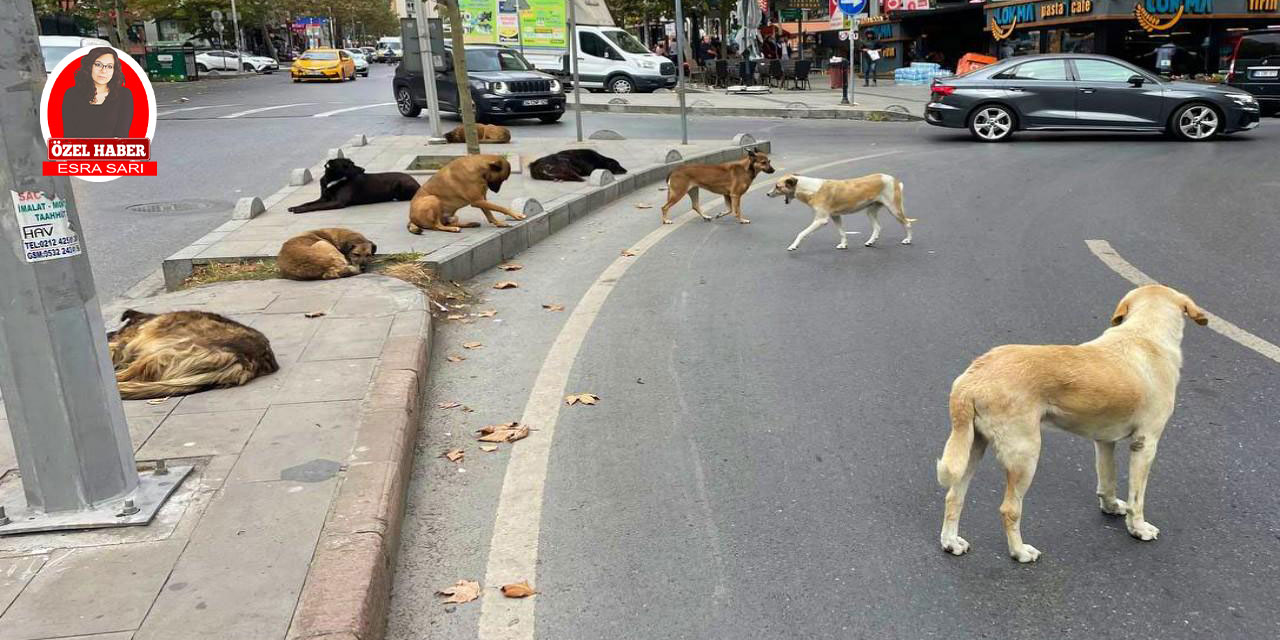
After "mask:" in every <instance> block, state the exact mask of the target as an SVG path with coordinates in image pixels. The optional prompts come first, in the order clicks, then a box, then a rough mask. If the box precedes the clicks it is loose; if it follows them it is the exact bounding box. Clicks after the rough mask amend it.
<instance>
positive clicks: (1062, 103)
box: [925, 54, 1259, 142]
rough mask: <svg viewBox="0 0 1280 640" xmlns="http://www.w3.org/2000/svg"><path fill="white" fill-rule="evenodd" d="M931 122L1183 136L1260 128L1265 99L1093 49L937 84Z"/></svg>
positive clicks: (984, 136)
mask: <svg viewBox="0 0 1280 640" xmlns="http://www.w3.org/2000/svg"><path fill="white" fill-rule="evenodd" d="M932 91H933V95H932V98H931V100H930V102H929V104H928V105H927V106H926V107H925V120H927V121H928V122H929V124H934V125H937V126H940V127H955V128H967V129H969V131H970V132H972V133H973V136H974V137H975V138H977V139H978V140H981V141H983V142H1000V141H1002V140H1007V139H1009V136H1011V135H1013V132H1014V131H1019V130H1102V131H1163V132H1168V133H1170V134H1172V135H1174V136H1176V137H1178V138H1180V139H1183V140H1193V141H1200V140H1209V139H1211V138H1213V137H1214V136H1217V135H1218V134H1223V133H1233V132H1236V131H1243V130H1246V129H1252V128H1254V127H1256V126H1258V117H1259V111H1258V101H1257V100H1256V99H1254V97H1253V96H1251V95H1249V94H1248V93H1245V92H1243V91H1240V90H1238V89H1234V88H1232V87H1227V86H1222V85H1212V84H1201V83H1197V82H1172V81H1169V80H1164V79H1162V78H1159V77H1157V76H1155V75H1153V74H1151V73H1148V72H1147V71H1144V70H1142V69H1139V68H1138V67H1135V66H1133V65H1131V64H1129V63H1127V62H1124V61H1123V60H1119V59H1116V58H1111V57H1108V56H1099V55H1088V54H1049V55H1039V56H1022V57H1017V58H1008V59H1005V60H1001V61H1000V62H998V63H996V64H993V65H990V66H987V67H983V68H981V69H978V70H976V71H973V72H972V73H968V74H965V75H963V76H957V77H954V78H945V79H943V78H939V79H936V80H935V81H934V84H933V87H932Z"/></svg>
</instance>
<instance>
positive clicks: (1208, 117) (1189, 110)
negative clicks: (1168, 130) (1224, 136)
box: [1172, 102, 1222, 142]
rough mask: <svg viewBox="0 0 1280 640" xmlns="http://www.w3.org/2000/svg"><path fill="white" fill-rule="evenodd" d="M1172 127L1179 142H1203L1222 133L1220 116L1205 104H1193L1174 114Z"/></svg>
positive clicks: (1184, 106)
mask: <svg viewBox="0 0 1280 640" xmlns="http://www.w3.org/2000/svg"><path fill="white" fill-rule="evenodd" d="M1172 127H1173V134H1174V135H1175V136H1177V137H1178V138H1179V139H1181V140H1187V141H1189V142H1203V141H1205V140H1212V139H1213V137H1214V136H1216V135H1218V134H1219V133H1221V132H1222V116H1220V115H1218V112H1217V110H1215V109H1214V108H1213V107H1211V106H1209V105H1207V104H1203V103H1199V102H1193V103H1191V104H1188V105H1183V106H1182V107H1181V108H1179V109H1178V110H1177V111H1175V112H1174V114H1173V121H1172Z"/></svg>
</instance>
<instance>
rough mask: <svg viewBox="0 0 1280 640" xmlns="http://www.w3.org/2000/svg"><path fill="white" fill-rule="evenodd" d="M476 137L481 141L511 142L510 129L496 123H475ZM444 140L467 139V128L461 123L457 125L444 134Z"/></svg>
mask: <svg viewBox="0 0 1280 640" xmlns="http://www.w3.org/2000/svg"><path fill="white" fill-rule="evenodd" d="M476 138H478V139H479V141H480V142H482V143H488V144H492V143H503V142H511V130H510V129H508V128H506V127H503V126H500V125H496V124H480V123H476ZM444 139H445V142H452V143H455V144H456V143H460V142H466V141H467V129H466V127H464V126H463V125H458V126H456V127H454V128H453V130H452V131H450V132H448V133H446V134H444Z"/></svg>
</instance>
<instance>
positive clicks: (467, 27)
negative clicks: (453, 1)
mask: <svg viewBox="0 0 1280 640" xmlns="http://www.w3.org/2000/svg"><path fill="white" fill-rule="evenodd" d="M458 11H459V12H460V13H462V32H463V34H465V35H464V36H463V42H467V43H477V44H495V43H497V42H498V0H458Z"/></svg>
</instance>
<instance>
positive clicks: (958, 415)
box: [938, 284, 1209, 562]
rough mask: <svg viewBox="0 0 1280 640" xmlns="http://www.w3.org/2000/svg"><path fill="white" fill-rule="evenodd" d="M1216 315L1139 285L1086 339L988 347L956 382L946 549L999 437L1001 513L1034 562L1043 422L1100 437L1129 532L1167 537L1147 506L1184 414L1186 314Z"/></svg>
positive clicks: (956, 547)
mask: <svg viewBox="0 0 1280 640" xmlns="http://www.w3.org/2000/svg"><path fill="white" fill-rule="evenodd" d="M1183 314H1186V315H1187V316H1188V317H1190V318H1191V319H1192V320H1194V321H1195V322H1196V324H1200V325H1205V324H1208V323H1209V319H1208V317H1207V316H1205V313H1204V311H1202V310H1201V309H1200V307H1198V306H1196V303H1195V302H1194V301H1192V300H1191V298H1189V297H1187V296H1186V295H1184V294H1182V293H1179V292H1177V291H1174V290H1173V289H1170V288H1169V287H1165V286H1162V285H1158V284H1150V285H1146V286H1142V287H1138V288H1137V289H1134V290H1132V291H1130V292H1129V293H1128V294H1126V295H1125V297H1124V298H1123V299H1122V300H1120V304H1119V306H1117V307H1116V310H1115V313H1113V314H1112V316H1111V324H1112V327H1111V328H1110V329H1107V330H1106V331H1104V332H1103V333H1102V335H1101V336H1099V337H1097V338H1095V339H1093V340H1090V341H1089V342H1086V343H1084V344H1081V345H1076V346H1069V345H1020V344H1019V345H1005V346H1002V347H996V348H995V349H992V350H991V351H988V352H987V353H985V354H983V355H981V356H979V357H978V358H977V359H976V360H974V361H973V363H972V364H970V365H969V368H968V369H967V370H965V372H964V373H963V374H961V375H960V377H959V378H956V380H955V382H954V383H953V384H952V385H951V437H950V438H948V439H947V446H946V449H945V450H944V452H943V454H942V458H941V459H939V460H938V483H939V484H941V485H942V486H943V487H946V488H947V497H946V511H945V515H944V516H943V519H942V548H943V549H945V550H946V551H947V552H948V553H952V554H954V555H961V554H963V553H964V552H965V551H968V549H969V543H968V542H965V540H964V538H961V537H960V536H959V535H958V532H959V522H960V510H961V509H962V508H963V507H964V495H965V492H966V491H967V490H968V488H969V480H970V479H971V478H973V472H974V471H975V470H976V469H977V466H978V462H979V461H980V460H981V459H982V454H983V452H984V451H985V450H986V448H987V444H988V443H990V444H991V445H992V446H993V447H995V451H996V457H997V458H998V459H999V460H1000V464H1001V465H1003V466H1004V469H1005V477H1006V479H1007V481H1008V484H1007V486H1006V487H1005V492H1004V502H1002V503H1001V504H1000V517H1001V520H1002V521H1003V522H1004V530H1005V536H1006V537H1007V538H1008V542H1009V555H1011V556H1013V558H1014V559H1015V560H1017V561H1018V562H1034V561H1035V560H1036V559H1037V558H1039V557H1040V551H1039V550H1037V549H1036V548H1035V547H1033V546H1031V545H1029V544H1026V543H1024V542H1023V541H1022V531H1021V528H1020V527H1019V524H1020V522H1021V520H1022V498H1023V496H1025V495H1026V493H1027V489H1028V488H1029V487H1030V486H1031V478H1032V477H1033V476H1034V475H1035V472H1036V463H1037V461H1038V460H1039V457H1040V429H1041V427H1043V426H1052V427H1057V428H1059V429H1062V430H1064V431H1069V432H1071V433H1074V434H1077V435H1080V436H1084V437H1086V438H1089V439H1090V440H1093V443H1094V447H1095V453H1096V462H1097V467H1098V489H1097V495H1098V504H1099V506H1100V507H1101V508H1102V511H1103V513H1108V514H1112V515H1123V516H1124V517H1125V526H1126V528H1128V530H1129V534H1130V535H1132V536H1133V537H1135V538H1137V539H1139V540H1155V539H1156V536H1157V535H1159V534H1160V530H1159V529H1157V528H1156V526H1155V525H1153V524H1151V523H1150V522H1147V520H1146V516H1145V513H1144V511H1143V507H1144V504H1145V501H1146V493H1147V474H1148V473H1149V472H1150V471H1151V463H1152V461H1153V460H1154V459H1155V457H1156V444H1157V443H1158V442H1159V440H1160V434H1161V433H1162V432H1163V431H1164V427H1165V423H1166V422H1168V420H1169V416H1170V415H1171V414H1172V413H1173V406H1174V399H1175V396H1176V394H1177V389H1178V378H1179V371H1180V369H1181V368H1182V326H1183V323H1182V315H1183ZM1125 438H1129V451H1130V452H1131V453H1130V455H1129V502H1128V503H1127V504H1126V503H1125V502H1124V501H1122V500H1119V499H1117V498H1116V469H1115V443H1116V442H1117V441H1119V440H1123V439H1125Z"/></svg>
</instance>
